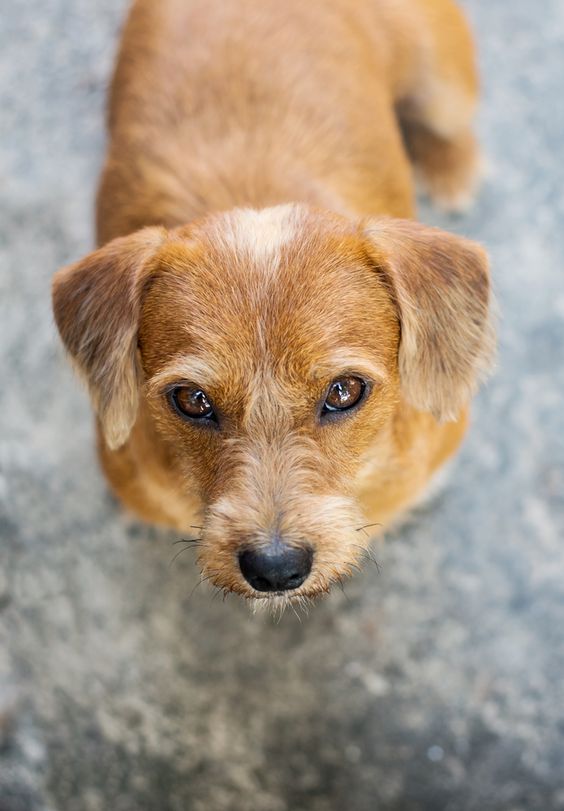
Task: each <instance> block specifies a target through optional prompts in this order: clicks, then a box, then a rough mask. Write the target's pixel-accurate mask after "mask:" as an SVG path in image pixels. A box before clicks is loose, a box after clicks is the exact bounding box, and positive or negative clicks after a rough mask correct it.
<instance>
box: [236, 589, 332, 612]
mask: <svg viewBox="0 0 564 811" xmlns="http://www.w3.org/2000/svg"><path fill="white" fill-rule="evenodd" d="M328 593H329V587H327V588H325V589H321V588H317V589H316V588H313V589H294V590H292V591H273V592H269V593H268V594H265V593H261V592H260V591H253V590H250V591H249V593H245V594H241V596H243V597H244V598H245V599H246V601H247V603H248V605H249V607H250V609H251V611H252V612H253V614H255V613H257V612H259V611H268V612H269V613H270V614H272V615H274V616H276V617H280V616H282V614H283V613H284V612H285V611H286V609H291V610H292V611H293V612H294V614H297V615H298V616H299V614H300V613H303V614H307V612H308V611H309V609H310V608H311V607H312V606H313V605H314V603H316V602H317V601H318V600H319V599H321V598H322V597H324V596H325V595H327V594H328Z"/></svg>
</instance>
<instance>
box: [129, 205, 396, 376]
mask: <svg viewBox="0 0 564 811" xmlns="http://www.w3.org/2000/svg"><path fill="white" fill-rule="evenodd" d="M159 267H160V268H161V271H162V272H160V273H158V274H157V278H156V280H155V282H154V284H152V285H151V288H150V291H149V295H148V303H147V306H146V307H145V308H144V317H143V319H142V321H143V323H142V332H144V334H147V333H151V334H152V335H154V336H155V341H156V343H157V344H158V346H159V347H160V351H161V356H163V359H164V355H166V356H168V357H170V356H175V357H178V356H180V355H182V353H185V352H190V353H192V354H193V353H194V352H196V353H199V354H201V355H202V356H203V355H206V356H209V355H216V356H223V357H228V358H233V357H234V356H236V357H237V359H238V361H239V362H241V363H243V362H244V363H246V364H247V365H248V366H252V367H256V366H257V365H258V364H261V363H264V362H265V361H266V360H268V361H269V363H270V364H277V365H279V366H280V367H283V366H284V367H286V368H289V367H291V366H292V364H294V365H298V366H303V364H304V363H306V364H311V363H314V362H315V360H316V359H319V361H320V362H323V360H324V359H325V358H326V357H327V356H330V355H334V354H335V353H336V352H338V351H339V349H341V348H342V347H343V346H347V345H348V346H351V345H356V346H359V347H361V346H362V347H364V346H365V345H367V344H368V345H373V346H377V345H378V343H379V342H380V343H382V341H384V343H385V341H386V323H384V322H387V321H389V320H390V318H392V319H393V318H394V316H393V315H392V314H391V309H392V308H391V305H390V302H389V299H388V297H387V296H386V294H385V292H384V290H383V287H382V286H381V285H379V284H378V283H377V281H376V279H375V274H374V272H373V271H372V270H371V269H370V268H369V266H368V264H367V262H366V257H365V255H364V252H363V249H362V244H361V242H360V240H359V238H358V236H357V234H356V232H355V230H354V227H353V226H352V224H350V223H349V222H348V221H346V220H344V218H341V217H338V216H337V215H335V216H333V215H327V214H325V213H323V214H322V213H318V212H313V211H312V210H311V209H308V208H307V207H304V206H300V205H285V206H276V207H273V208H269V209H264V210H261V211H255V210H251V209H240V210H235V211H232V212H228V213H226V214H221V215H216V216H214V217H211V218H207V219H205V220H203V221H201V222H200V223H196V224H195V225H194V226H191V227H189V228H187V229H181V230H180V231H179V232H178V233H177V238H176V239H173V240H171V241H170V242H169V243H168V244H167V245H165V247H164V248H163V250H162V251H161V253H160V256H159ZM157 330H158V336H156V331H157ZM155 360H156V358H155Z"/></svg>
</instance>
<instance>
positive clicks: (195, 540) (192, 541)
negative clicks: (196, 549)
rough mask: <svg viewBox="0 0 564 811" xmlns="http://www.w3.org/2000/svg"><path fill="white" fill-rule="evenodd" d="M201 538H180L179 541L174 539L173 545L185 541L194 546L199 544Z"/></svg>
mask: <svg viewBox="0 0 564 811" xmlns="http://www.w3.org/2000/svg"><path fill="white" fill-rule="evenodd" d="M201 540H202V539H201V538H179V539H178V540H177V541H173V542H172V545H173V546H176V544H179V543H185V544H190V545H192V546H198V545H199V543H200V541H201Z"/></svg>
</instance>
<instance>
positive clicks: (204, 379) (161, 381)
mask: <svg viewBox="0 0 564 811" xmlns="http://www.w3.org/2000/svg"><path fill="white" fill-rule="evenodd" d="M222 377H223V375H222V371H221V370H220V369H219V368H217V367H215V366H214V365H213V364H212V363H210V361H209V360H208V359H207V358H202V357H200V356H198V355H184V356H182V357H179V358H175V359H174V360H173V361H172V362H171V363H169V364H168V365H167V366H165V368H164V369H163V370H162V371H160V372H158V373H157V374H156V375H154V376H153V377H152V378H151V379H150V380H149V381H148V382H147V384H146V391H147V394H148V396H149V397H154V396H157V395H160V394H161V393H162V391H163V389H164V388H165V387H166V386H167V384H168V385H170V384H172V383H178V382H181V381H183V380H185V381H189V382H191V383H197V384H198V385H199V386H202V388H206V387H210V386H214V385H217V384H218V383H219V382H221V379H222Z"/></svg>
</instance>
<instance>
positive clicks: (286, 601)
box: [209, 578, 342, 616]
mask: <svg viewBox="0 0 564 811" xmlns="http://www.w3.org/2000/svg"><path fill="white" fill-rule="evenodd" d="M340 582H341V583H342V580H341V581H340ZM209 584H210V586H211V587H212V588H213V589H216V590H217V591H218V592H219V593H222V594H223V595H224V597H227V596H228V595H229V594H234V595H236V596H238V597H242V598H243V599H244V600H245V601H246V602H247V604H248V605H249V607H250V608H251V611H252V612H253V613H256V612H258V611H269V612H270V613H272V614H274V615H276V616H281V615H282V614H283V613H284V612H285V610H286V609H287V608H290V609H291V610H292V611H293V612H294V613H298V612H303V613H307V612H308V610H309V608H310V607H312V606H313V604H314V603H315V602H317V601H318V600H319V599H321V598H322V597H324V596H326V595H328V594H329V592H330V589H331V585H332V584H331V583H326V584H325V583H321V582H319V581H317V578H312V583H311V584H310V583H308V582H306V583H304V585H303V586H300V588H297V589H292V590H288V591H269V592H265V591H257V590H256V589H253V588H252V587H250V586H248V585H247V584H246V583H244V582H240V583H239V582H235V583H233V582H231V583H229V585H226V584H225V583H222V582H219V581H216V582H214V580H213V579H212V578H210V580H209Z"/></svg>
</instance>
